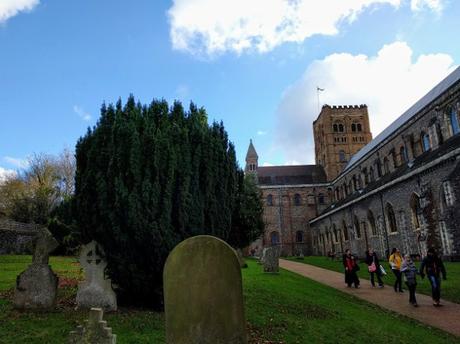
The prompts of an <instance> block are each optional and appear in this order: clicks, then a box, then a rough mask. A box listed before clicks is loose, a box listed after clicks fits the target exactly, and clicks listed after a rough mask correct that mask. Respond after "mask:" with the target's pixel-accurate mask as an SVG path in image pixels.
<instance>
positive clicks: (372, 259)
mask: <svg viewBox="0 0 460 344" xmlns="http://www.w3.org/2000/svg"><path fill="white" fill-rule="evenodd" d="M366 264H367V267H368V270H369V273H370V275H371V284H372V286H373V287H375V282H374V274H375V275H377V281H378V282H379V288H383V281H382V272H381V271H380V261H379V258H378V257H377V253H375V252H374V250H373V249H371V248H370V249H369V250H368V251H366Z"/></svg>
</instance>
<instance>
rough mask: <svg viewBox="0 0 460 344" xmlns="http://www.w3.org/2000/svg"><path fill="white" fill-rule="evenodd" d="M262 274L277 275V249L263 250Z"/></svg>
mask: <svg viewBox="0 0 460 344" xmlns="http://www.w3.org/2000/svg"><path fill="white" fill-rule="evenodd" d="M264 253H265V255H264V259H263V264H264V272H270V273H278V272H279V261H278V258H279V250H278V248H277V247H268V248H266V249H264Z"/></svg>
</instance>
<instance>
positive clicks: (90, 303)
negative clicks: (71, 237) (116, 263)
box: [77, 240, 117, 311]
mask: <svg viewBox="0 0 460 344" xmlns="http://www.w3.org/2000/svg"><path fill="white" fill-rule="evenodd" d="M79 260H80V265H81V266H82V267H83V270H84V271H85V281H83V282H81V283H80V284H79V285H78V291H77V306H78V307H79V308H92V307H99V308H102V309H104V310H105V311H116V310H117V297H116V295H115V292H114V291H113V289H112V282H111V280H110V279H108V278H106V277H105V268H106V267H107V262H106V261H105V254H104V250H103V249H102V247H101V246H100V245H99V244H98V243H97V242H96V241H94V240H93V241H91V242H90V243H89V244H87V245H85V246H84V247H83V248H82V250H81V252H80V259H79Z"/></svg>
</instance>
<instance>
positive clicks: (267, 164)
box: [262, 161, 274, 167]
mask: <svg viewBox="0 0 460 344" xmlns="http://www.w3.org/2000/svg"><path fill="white" fill-rule="evenodd" d="M262 166H264V167H268V166H274V165H273V164H272V163H270V162H266V161H265V162H264V163H263V164H262Z"/></svg>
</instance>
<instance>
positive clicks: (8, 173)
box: [0, 167, 16, 184]
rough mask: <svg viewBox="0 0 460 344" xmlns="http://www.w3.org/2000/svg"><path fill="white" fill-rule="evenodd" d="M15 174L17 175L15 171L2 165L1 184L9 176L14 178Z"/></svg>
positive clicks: (0, 171)
mask: <svg viewBox="0 0 460 344" xmlns="http://www.w3.org/2000/svg"><path fill="white" fill-rule="evenodd" d="M14 176H16V172H15V171H13V170H8V169H6V168H3V167H0V184H1V183H3V182H4V181H5V180H7V179H8V178H12V177H14Z"/></svg>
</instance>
